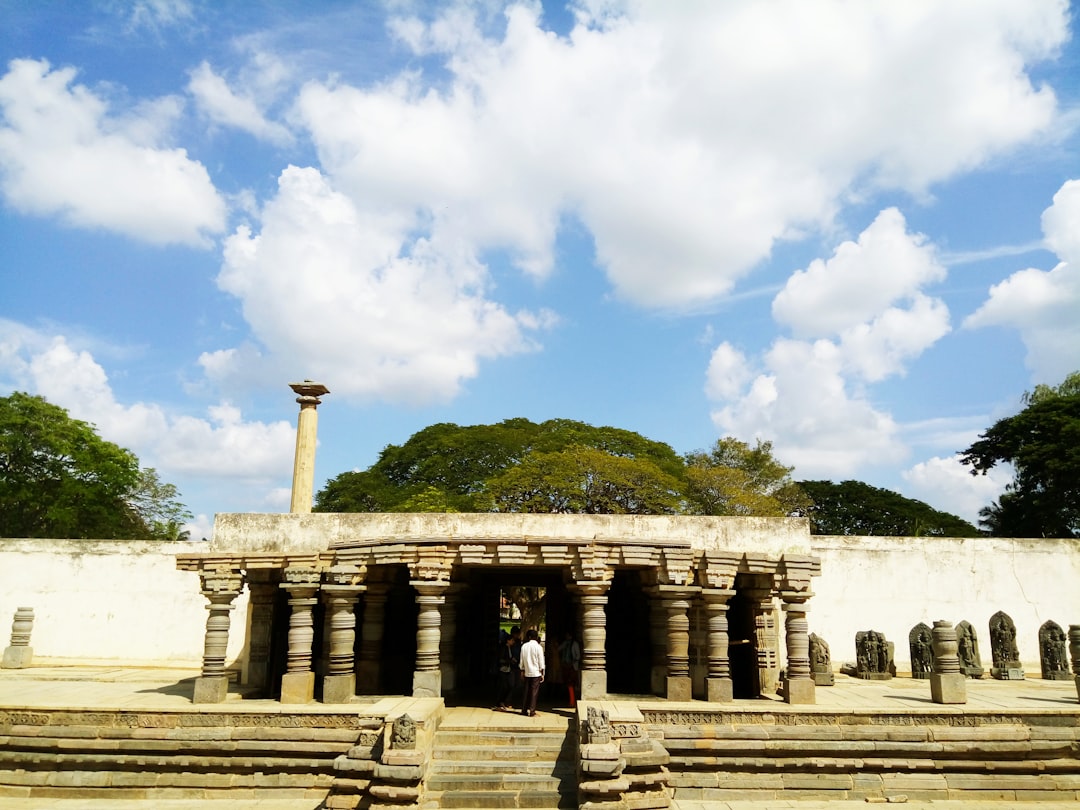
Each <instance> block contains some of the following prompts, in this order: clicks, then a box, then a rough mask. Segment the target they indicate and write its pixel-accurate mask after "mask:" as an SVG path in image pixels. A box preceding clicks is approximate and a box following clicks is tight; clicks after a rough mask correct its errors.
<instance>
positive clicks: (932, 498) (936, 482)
mask: <svg viewBox="0 0 1080 810" xmlns="http://www.w3.org/2000/svg"><path fill="white" fill-rule="evenodd" d="M901 476H902V477H903V479H904V480H905V481H906V482H907V484H908V488H909V492H908V493H907V494H908V495H909V496H910V497H913V498H918V499H919V500H921V501H925V502H926V503H928V504H930V505H931V506H933V507H934V508H935V509H940V510H942V511H945V512H951V513H952V514H954V515H957V516H959V517H962V518H963V519H964V520H966V521H968V522H969V523H971V524H972V525H974V526H978V525H979V510H980V509H982V508H983V507H984V506H989V505H990V503H991V502H992V501H995V500H997V498H998V497H999V496H1000V495H1001V493H1002V492H1004V491H1005V485H1006V484H1008V483H1009V482H1011V481H1012V470H1011V469H1010V468H1009V467H1008V466H1007V465H1006V466H1005V467H1004V468H1002V467H995V468H993V469H992V470H990V471H989V472H988V473H987V474H986V475H972V474H971V467H965V466H964V465H963V464H961V463H960V457H959V456H950V457H948V458H942V457H940V456H934V457H933V458H930V459H927V460H926V461H922V462H919V463H918V464H916V465H914V466H913V467H911V468H910V469H908V470H905V471H904V472H902V473H901Z"/></svg>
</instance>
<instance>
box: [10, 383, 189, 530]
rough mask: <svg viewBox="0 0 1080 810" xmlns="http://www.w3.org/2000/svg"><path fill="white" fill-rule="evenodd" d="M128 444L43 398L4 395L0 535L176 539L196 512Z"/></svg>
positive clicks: (19, 393)
mask: <svg viewBox="0 0 1080 810" xmlns="http://www.w3.org/2000/svg"><path fill="white" fill-rule="evenodd" d="M176 498H177V493H176V489H175V487H173V486H172V485H171V484H162V483H161V482H160V480H158V477H157V473H156V472H155V471H154V470H152V469H151V470H140V469H139V460H138V459H137V458H136V457H135V455H134V454H133V453H132V452H130V451H129V450H125V449H123V448H121V447H118V446H117V445H115V444H113V443H112V442H108V441H105V440H104V439H102V438H101V437H100V436H98V434H97V431H96V430H95V429H94V428H93V426H92V425H89V424H87V423H86V422H82V421H80V420H78V419H73V418H71V417H70V416H69V415H68V412H67V411H66V410H64V409H63V408H60V407H58V406H56V405H53V404H51V403H49V402H47V401H46V400H45V399H43V398H41V397H36V396H31V395H29V394H24V393H21V392H15V393H13V394H11V395H10V396H8V397H3V398H0V537H56V538H103V539H108V538H115V539H130V538H153V539H173V538H175V537H177V536H179V534H180V525H179V523H180V521H182V520H184V519H187V518H189V517H190V515H189V514H188V513H187V511H186V510H184V509H183V507H182V506H181V505H180V504H179V502H178V501H177V500H176Z"/></svg>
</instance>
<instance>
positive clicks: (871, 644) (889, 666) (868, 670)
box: [855, 630, 896, 681]
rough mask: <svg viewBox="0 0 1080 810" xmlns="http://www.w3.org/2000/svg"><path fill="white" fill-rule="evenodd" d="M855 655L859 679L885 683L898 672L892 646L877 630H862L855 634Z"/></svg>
mask: <svg viewBox="0 0 1080 810" xmlns="http://www.w3.org/2000/svg"><path fill="white" fill-rule="evenodd" d="M855 655H856V662H857V663H856V675H857V677H859V678H864V679H866V680H872V681H884V680H888V679H890V678H892V676H893V673H895V672H896V665H895V664H894V663H893V650H892V644H890V643H889V642H888V641H887V640H886V638H885V635H884V634H883V633H879V632H878V631H877V630H860V631H859V632H858V633H856V634H855Z"/></svg>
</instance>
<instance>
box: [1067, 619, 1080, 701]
mask: <svg viewBox="0 0 1080 810" xmlns="http://www.w3.org/2000/svg"><path fill="white" fill-rule="evenodd" d="M1069 655H1071V656H1072V671H1073V678H1074V679H1075V681H1076V694H1077V697H1080V624H1070V625H1069Z"/></svg>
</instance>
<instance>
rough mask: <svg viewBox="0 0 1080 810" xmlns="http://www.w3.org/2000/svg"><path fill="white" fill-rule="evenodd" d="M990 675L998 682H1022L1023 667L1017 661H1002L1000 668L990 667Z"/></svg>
mask: <svg viewBox="0 0 1080 810" xmlns="http://www.w3.org/2000/svg"><path fill="white" fill-rule="evenodd" d="M990 675H991V676H992V677H994V678H997V679H998V680H999V681H1022V680H1024V665H1023V664H1021V663H1020V662H1019V661H1002V662H1001V666H1000V667H991V668H990Z"/></svg>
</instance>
